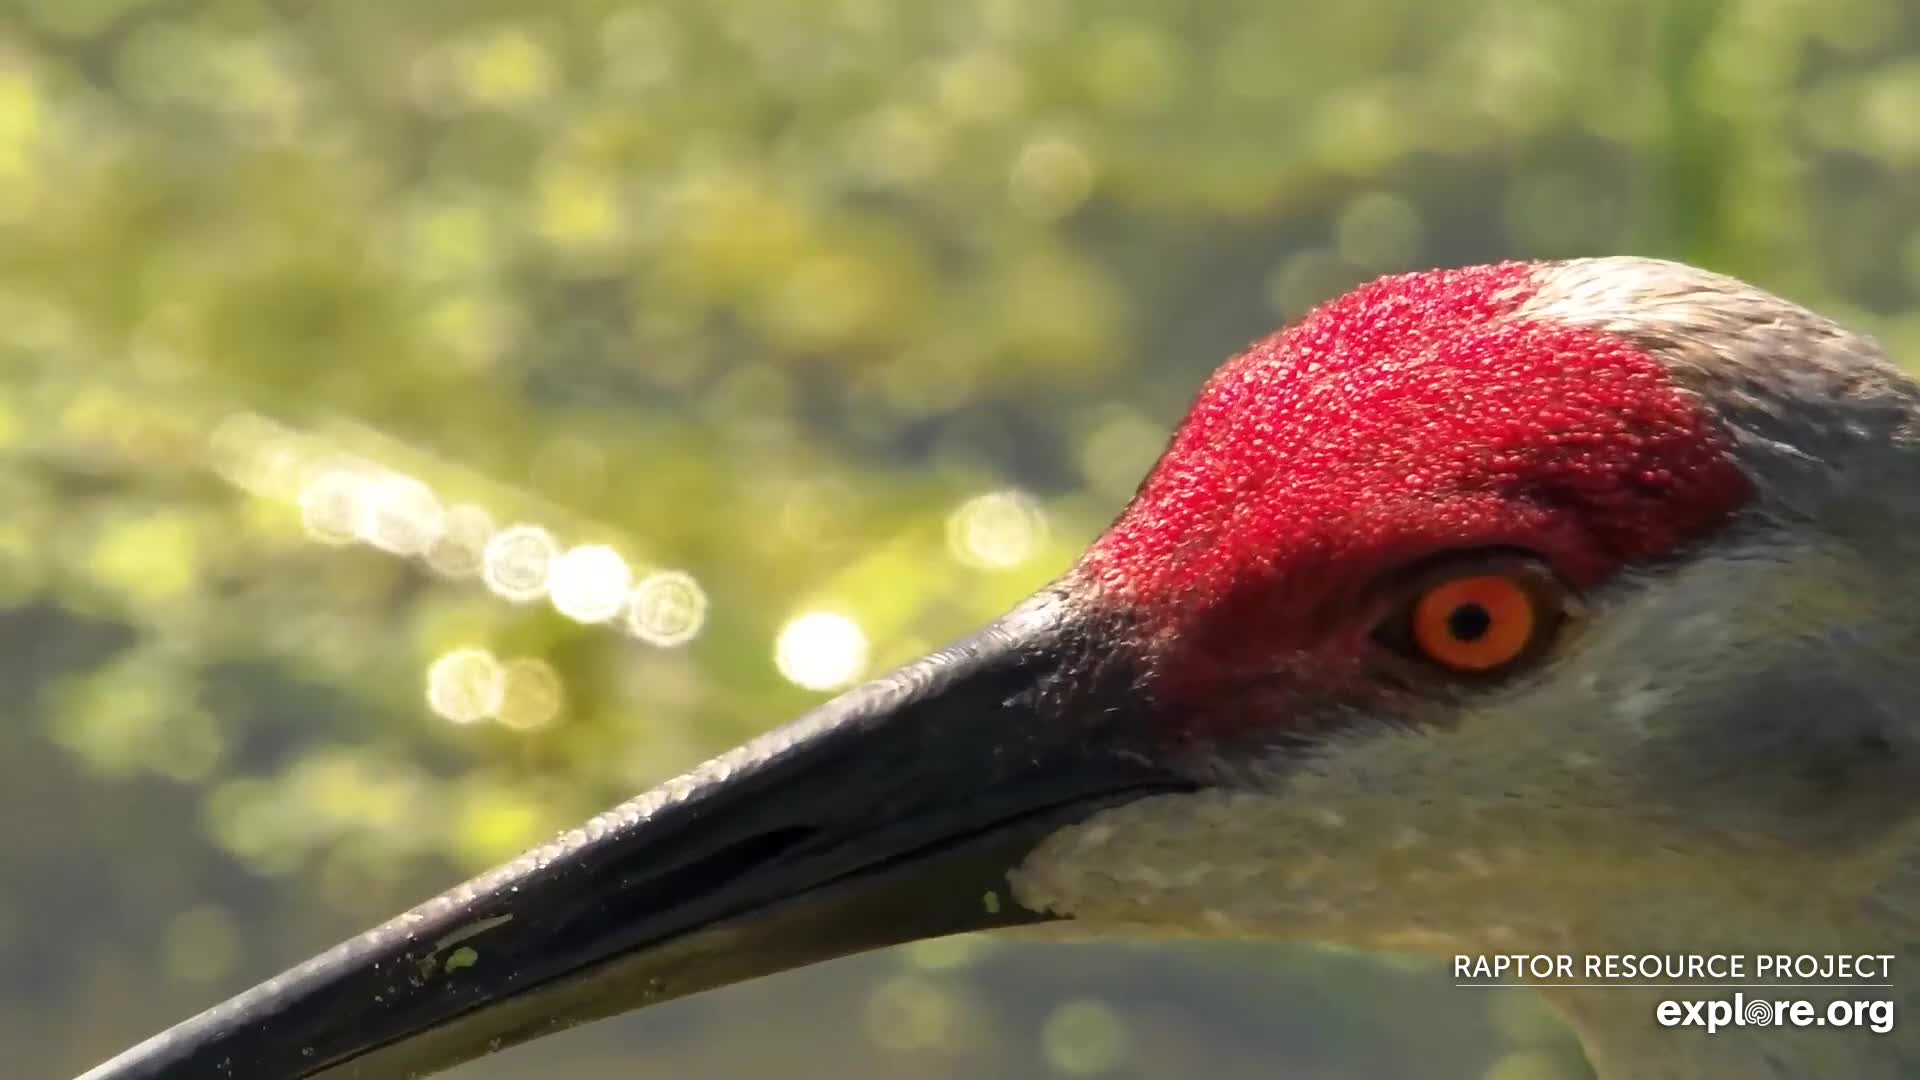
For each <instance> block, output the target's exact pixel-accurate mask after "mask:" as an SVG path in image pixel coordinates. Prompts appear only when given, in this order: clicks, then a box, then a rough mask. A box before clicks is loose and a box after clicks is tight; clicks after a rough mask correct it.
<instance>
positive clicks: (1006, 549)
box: [947, 491, 1047, 570]
mask: <svg viewBox="0 0 1920 1080" xmlns="http://www.w3.org/2000/svg"><path fill="white" fill-rule="evenodd" d="M1046 530H1047V518H1046V514H1045V512H1043V511H1042V510H1041V509H1040V505H1039V504H1038V503H1036V502H1035V501H1034V500H1033V498H1032V497H1031V496H1029V495H1027V494H1026V493H1025V492H1022V491H996V492H992V493H990V494H986V495H979V496H975V497H974V498H971V499H968V500H967V501H966V502H965V503H962V504H961V506H960V508H959V509H958V510H955V511H954V512H953V514H952V516H950V517H949V518H948V519H947V547H948V549H949V550H950V551H952V552H953V556H954V558H956V559H958V560H960V561H961V562H962V563H964V564H965V565H967V566H972V567H975V568H978V569H983V570H1005V569H1007V568H1009V567H1014V566H1019V565H1020V564H1021V563H1024V562H1026V561H1027V560H1028V559H1031V558H1033V555H1034V552H1035V551H1037V550H1038V549H1039V547H1040V543H1041V541H1042V540H1043V539H1045V537H1046Z"/></svg>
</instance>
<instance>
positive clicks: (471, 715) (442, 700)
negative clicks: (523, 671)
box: [427, 648, 506, 724]
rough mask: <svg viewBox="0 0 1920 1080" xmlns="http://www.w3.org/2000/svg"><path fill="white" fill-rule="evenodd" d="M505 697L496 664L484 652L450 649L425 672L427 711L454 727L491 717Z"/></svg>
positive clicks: (503, 683) (499, 669)
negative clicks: (447, 721)
mask: <svg viewBox="0 0 1920 1080" xmlns="http://www.w3.org/2000/svg"><path fill="white" fill-rule="evenodd" d="M505 694H506V678H505V673H504V672H503V671H502V670H501V667H500V661H498V660H496V659H494V656H493V654H492V653H490V652H488V651H487V650H485V649H474V648H467V649H454V650H453V651H452V652H449V653H446V654H445V655H443V656H441V657H440V658H439V659H437V660H435V661H434V662H433V664H432V665H431V666H430V667H428V668H427V707H428V708H431V709H432V710H433V711H434V712H435V713H437V714H438V715H440V716H442V717H444V718H446V719H448V720H451V721H453V722H454V723H456V724H474V723H478V722H480V721H482V720H485V719H487V718H488V717H491V716H493V715H495V714H496V713H498V712H499V711H500V703H501V701H502V700H503V698H504V697H505Z"/></svg>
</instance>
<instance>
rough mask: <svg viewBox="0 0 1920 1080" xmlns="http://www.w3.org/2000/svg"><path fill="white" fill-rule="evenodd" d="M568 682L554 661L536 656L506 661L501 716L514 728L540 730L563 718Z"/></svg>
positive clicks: (501, 690)
mask: <svg viewBox="0 0 1920 1080" xmlns="http://www.w3.org/2000/svg"><path fill="white" fill-rule="evenodd" d="M566 702H567V691H566V686H565V685H564V684H563V683H562V682H561V681H560V673H559V672H557V671H555V670H554V669H553V665H552V664H549V663H547V662H546V661H545V660H542V659H540V658H539V657H536V656H522V657H518V658H516V659H513V660H509V661H507V664H506V667H505V668H504V669H503V670H502V671H501V688H500V707H499V709H498V710H497V714H498V716H499V720H500V722H501V723H502V724H504V725H506V726H507V727H510V728H513V729H514V730H515V731H538V730H540V729H541V728H544V727H547V726H549V725H551V724H552V723H553V722H554V721H555V720H558V719H559V718H560V710H561V709H562V708H563V707H565V705H566Z"/></svg>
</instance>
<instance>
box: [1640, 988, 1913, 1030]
mask: <svg viewBox="0 0 1920 1080" xmlns="http://www.w3.org/2000/svg"><path fill="white" fill-rule="evenodd" d="M1653 1018H1654V1019H1655V1020H1657V1021H1659V1022H1660V1026H1661V1027H1704V1028H1706V1029H1707V1034H1709V1035H1712V1034H1714V1033H1715V1032H1718V1031H1719V1030H1721V1029H1722V1028H1729V1027H1861V1028H1866V1029H1867V1030H1868V1031H1871V1032H1873V1033H1874V1034H1876V1035H1885V1034H1886V1033H1887V1032H1889V1031H1892V1030H1893V1002H1891V1001H1888V1000H1886V999H1884V998H1883V999H1881V1000H1878V1001H1852V1000H1849V999H1846V998H1839V999H1836V1000H1833V1001H1828V1002H1825V1003H1824V1004H1815V1003H1814V1002H1811V1001H1807V1000H1805V999H1804V998H1803V999H1799V1000H1793V1001H1776V1000H1768V999H1766V998H1750V997H1748V996H1747V995H1746V994H1744V993H1741V992H1740V991H1737V990H1736V991H1735V992H1734V994H1733V997H1732V998H1731V999H1727V998H1719V999H1707V1000H1694V1001H1678V1000H1674V999H1671V998H1669V999H1668V1000H1666V1001H1662V1002H1661V1003H1660V1004H1658V1005H1655V1006H1654V1007H1653Z"/></svg>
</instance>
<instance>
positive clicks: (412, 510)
mask: <svg viewBox="0 0 1920 1080" xmlns="http://www.w3.org/2000/svg"><path fill="white" fill-rule="evenodd" d="M445 524H446V510H445V509H444V508H443V507H441V505H440V500H439V499H438V498H436V497H435V496H434V494H433V490H432V489H431V488H429V487H427V485H425V484H423V483H421V482H420V481H418V480H415V479H414V478H413V477H411V476H401V475H398V474H395V473H389V474H387V475H385V476H382V477H379V478H378V479H374V480H371V481H369V482H368V483H367V484H366V486H365V489H364V491H363V492H362V494H361V508H360V521H359V532H360V538H361V539H363V540H365V541H366V542H367V543H369V544H371V545H373V546H374V547H377V548H379V549H380V550H382V551H388V552H392V553H393V554H395V555H419V554H422V553H424V552H425V551H427V549H428V548H430V547H431V546H432V545H433V542H434V541H435V540H438V539H439V538H440V533H441V530H442V529H443V528H444V527H445Z"/></svg>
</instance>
